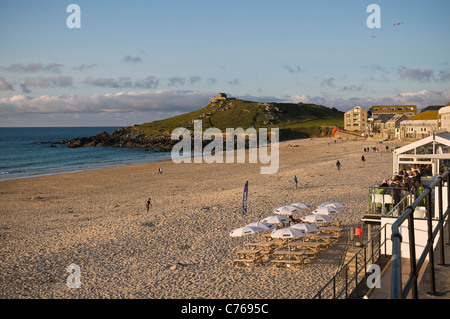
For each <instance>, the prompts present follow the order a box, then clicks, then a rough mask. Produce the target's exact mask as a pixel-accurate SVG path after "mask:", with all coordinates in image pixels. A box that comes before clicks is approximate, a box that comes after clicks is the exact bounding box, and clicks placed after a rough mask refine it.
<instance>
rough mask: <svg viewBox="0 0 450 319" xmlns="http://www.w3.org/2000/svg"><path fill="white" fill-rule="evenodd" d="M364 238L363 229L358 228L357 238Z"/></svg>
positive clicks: (356, 230)
mask: <svg viewBox="0 0 450 319" xmlns="http://www.w3.org/2000/svg"><path fill="white" fill-rule="evenodd" d="M362 236H363V230H362V227H356V228H355V237H362Z"/></svg>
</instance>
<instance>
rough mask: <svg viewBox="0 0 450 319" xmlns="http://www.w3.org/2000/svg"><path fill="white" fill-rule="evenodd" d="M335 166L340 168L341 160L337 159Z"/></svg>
mask: <svg viewBox="0 0 450 319" xmlns="http://www.w3.org/2000/svg"><path fill="white" fill-rule="evenodd" d="M336 167H337V169H338V171H339V170H340V167H341V162H339V160H338V161H337V162H336Z"/></svg>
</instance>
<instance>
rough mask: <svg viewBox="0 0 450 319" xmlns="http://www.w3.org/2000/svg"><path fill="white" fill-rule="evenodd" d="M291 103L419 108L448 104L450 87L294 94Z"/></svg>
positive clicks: (343, 106) (347, 106)
mask: <svg viewBox="0 0 450 319" xmlns="http://www.w3.org/2000/svg"><path fill="white" fill-rule="evenodd" d="M286 102H290V103H299V102H303V103H314V104H321V105H324V106H328V107H336V108H337V109H338V110H341V111H348V110H350V109H351V108H353V107H354V106H356V105H359V106H362V107H365V108H369V107H371V106H372V105H405V104H414V105H417V107H418V109H422V108H424V107H427V106H429V105H446V104H447V103H448V102H450V88H449V89H447V90H445V91H442V92H437V91H430V90H421V91H417V92H403V93H400V94H397V95H395V96H386V97H350V98H345V99H344V98H339V97H317V96H316V97H311V96H309V95H304V94H303V95H294V96H291V97H290V98H288V99H287V100H286Z"/></svg>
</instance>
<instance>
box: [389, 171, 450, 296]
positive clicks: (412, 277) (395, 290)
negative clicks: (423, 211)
mask: <svg viewBox="0 0 450 319" xmlns="http://www.w3.org/2000/svg"><path fill="white" fill-rule="evenodd" d="M444 178H446V180H447V199H448V200H447V203H448V204H447V209H446V212H445V214H443V208H442V206H443V197H442V184H443V181H444ZM436 186H438V192H439V221H438V224H437V225H436V227H435V229H434V230H433V229H432V217H433V215H434V213H435V212H434V207H433V205H432V191H433V188H434V187H436ZM424 199H426V203H427V226H428V241H427V244H426V245H425V247H424V250H423V252H422V254H421V255H420V257H419V259H418V261H416V250H415V238H414V210H415V208H416V207H417V206H419V203H421V202H422V200H424ZM449 205H450V170H447V171H446V172H445V173H444V174H442V175H441V176H439V177H437V178H436V180H435V181H434V182H433V183H432V184H431V185H429V186H428V187H427V188H426V189H425V191H424V192H423V193H422V194H421V195H420V196H419V197H418V198H417V199H416V200H415V201H414V202H413V203H412V204H411V205H409V206H408V207H407V208H406V210H405V211H404V213H403V214H402V215H401V216H400V217H399V218H398V219H397V220H396V221H395V222H394V224H393V225H392V235H391V240H392V283H391V298H392V299H404V298H406V296H407V295H408V293H409V292H410V290H411V289H412V296H413V298H414V299H417V298H418V295H417V279H418V273H419V271H420V269H421V268H422V266H423V263H424V261H425V259H426V255H427V254H429V258H430V264H431V284H432V290H433V293H435V278H434V254H433V244H434V239H435V238H436V236H437V234H438V232H441V246H442V247H441V259H442V262H443V263H444V261H443V259H444V242H443V241H444V234H443V225H444V220H445V219H446V218H447V216H448V214H449V212H450V209H449ZM406 220H408V234H409V251H410V269H411V271H410V274H409V277H408V280H407V282H406V284H405V286H404V287H402V273H401V243H402V240H403V238H402V235H401V233H400V230H399V228H400V226H401V225H402V224H403V223H404V222H405V221H406ZM448 227H450V225H448Z"/></svg>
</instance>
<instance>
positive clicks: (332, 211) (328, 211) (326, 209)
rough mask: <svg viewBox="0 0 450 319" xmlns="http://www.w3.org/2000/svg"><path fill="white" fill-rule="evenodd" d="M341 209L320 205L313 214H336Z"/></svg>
mask: <svg viewBox="0 0 450 319" xmlns="http://www.w3.org/2000/svg"><path fill="white" fill-rule="evenodd" d="M340 212H341V211H340V210H339V209H337V208H335V207H332V206H325V207H318V208H317V209H315V210H313V212H312V213H313V214H319V215H335V214H339V213H340Z"/></svg>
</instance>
